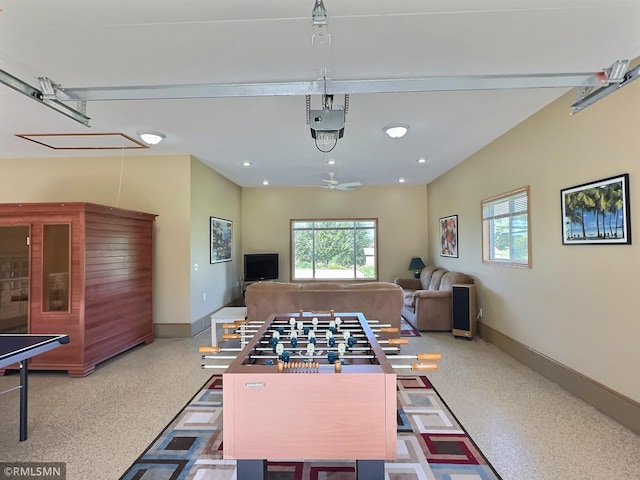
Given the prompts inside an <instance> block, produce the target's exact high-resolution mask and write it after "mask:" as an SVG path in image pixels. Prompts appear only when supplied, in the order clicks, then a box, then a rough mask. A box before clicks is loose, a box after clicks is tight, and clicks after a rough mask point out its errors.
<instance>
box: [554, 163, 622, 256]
mask: <svg viewBox="0 0 640 480" xmlns="http://www.w3.org/2000/svg"><path fill="white" fill-rule="evenodd" d="M560 197H561V202H562V205H561V208H562V243H563V244H564V245H587V244H626V245H630V244H631V223H630V219H631V214H630V211H629V208H630V201H629V174H628V173H625V174H622V175H619V176H617V177H610V178H605V179H603V180H597V181H595V182H591V183H585V184H582V185H577V186H575V187H569V188H565V189H563V190H561V191H560Z"/></svg>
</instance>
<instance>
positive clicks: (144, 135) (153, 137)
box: [138, 130, 164, 145]
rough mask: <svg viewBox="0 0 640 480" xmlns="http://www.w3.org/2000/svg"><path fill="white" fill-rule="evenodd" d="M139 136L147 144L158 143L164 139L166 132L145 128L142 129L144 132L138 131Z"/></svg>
mask: <svg viewBox="0 0 640 480" xmlns="http://www.w3.org/2000/svg"><path fill="white" fill-rule="evenodd" d="M138 136H139V137H140V138H141V139H142V141H143V142H144V143H146V144H147V145H157V144H159V143H160V142H161V141H162V140H164V134H163V133H160V132H154V131H151V130H145V131H142V132H138Z"/></svg>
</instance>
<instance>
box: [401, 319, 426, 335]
mask: <svg viewBox="0 0 640 480" xmlns="http://www.w3.org/2000/svg"><path fill="white" fill-rule="evenodd" d="M401 318H402V320H401V321H400V336H401V337H421V336H422V334H421V333H420V332H419V331H418V330H416V329H415V328H413V325H411V324H410V323H409V322H407V321H406V320H405V319H404V317H401Z"/></svg>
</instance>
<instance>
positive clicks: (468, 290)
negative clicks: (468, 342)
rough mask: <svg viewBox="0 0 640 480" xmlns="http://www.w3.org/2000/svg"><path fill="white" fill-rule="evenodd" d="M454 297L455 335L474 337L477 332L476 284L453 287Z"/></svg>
mask: <svg viewBox="0 0 640 480" xmlns="http://www.w3.org/2000/svg"><path fill="white" fill-rule="evenodd" d="M451 289H452V299H453V336H454V337H466V338H473V336H474V335H475V334H476V286H475V285H473V284H471V285H466V284H457V285H453V286H452V287H451Z"/></svg>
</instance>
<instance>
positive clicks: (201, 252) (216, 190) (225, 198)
mask: <svg viewBox="0 0 640 480" xmlns="http://www.w3.org/2000/svg"><path fill="white" fill-rule="evenodd" d="M189 191H190V194H191V215H190V216H191V263H190V266H189V268H190V272H191V273H190V277H191V293H190V305H191V314H190V317H191V323H193V322H194V321H195V320H198V319H200V318H202V317H205V316H207V315H209V314H210V313H211V312H212V311H214V310H217V309H218V308H220V307H221V306H223V305H227V304H228V303H230V302H231V301H232V300H234V299H235V298H238V297H240V296H241V295H242V292H241V290H240V284H239V282H240V278H241V276H242V255H241V250H242V243H241V240H242V224H241V223H242V222H241V195H242V191H241V189H240V187H239V186H238V185H236V184H235V183H233V182H231V181H230V180H228V179H227V178H225V177H223V176H222V175H220V174H218V173H217V172H214V171H213V170H211V169H210V168H209V167H207V166H206V165H204V164H203V163H202V162H200V161H199V160H197V159H196V158H193V157H192V158H191V188H190V189H189ZM210 217H218V218H224V219H226V220H231V221H232V222H233V227H232V238H233V248H232V255H233V260H232V261H231V262H222V263H214V264H211V263H210V243H209V238H210V237H209V234H210V231H209V219H210ZM195 264H198V269H197V270H196V269H195ZM205 295H206V298H205Z"/></svg>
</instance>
